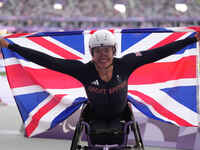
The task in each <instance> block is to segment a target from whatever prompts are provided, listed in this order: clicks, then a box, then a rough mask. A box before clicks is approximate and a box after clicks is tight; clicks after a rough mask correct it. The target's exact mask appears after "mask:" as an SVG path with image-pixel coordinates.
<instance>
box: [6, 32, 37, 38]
mask: <svg viewBox="0 0 200 150" xmlns="http://www.w3.org/2000/svg"><path fill="white" fill-rule="evenodd" d="M31 34H33V33H16V34H11V35H8V36H5V37H4V38H18V37H22V36H27V35H31Z"/></svg>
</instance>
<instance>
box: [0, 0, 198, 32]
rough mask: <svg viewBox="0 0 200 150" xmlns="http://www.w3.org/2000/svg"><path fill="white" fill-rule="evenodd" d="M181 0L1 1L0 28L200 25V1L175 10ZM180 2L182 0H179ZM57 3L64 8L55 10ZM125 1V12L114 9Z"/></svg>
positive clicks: (53, 28)
mask: <svg viewBox="0 0 200 150" xmlns="http://www.w3.org/2000/svg"><path fill="white" fill-rule="evenodd" d="M177 1H178V0H0V2H2V5H1V7H0V28H5V27H6V28H7V29H8V30H11V31H13V32H16V31H18V32H19V31H23V32H33V31H44V30H45V31H49V30H53V31H55V30H76V29H91V28H104V27H120V28H135V27H155V26H156V27H169V26H191V25H199V24H200V18H199V14H200V0H182V1H184V2H185V3H186V4H187V6H188V10H187V11H186V12H179V11H177V10H176V9H175V7H174V6H175V3H176V2H177ZM179 1H180V0H179ZM55 3H60V4H62V6H63V7H62V9H59V10H58V9H57V10H56V9H55V8H54V7H53V6H54V4H55ZM116 3H123V4H124V5H125V6H126V12H125V13H121V12H119V11H117V10H115V9H114V7H113V6H114V4H116Z"/></svg>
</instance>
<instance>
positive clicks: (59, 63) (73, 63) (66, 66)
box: [0, 38, 83, 75]
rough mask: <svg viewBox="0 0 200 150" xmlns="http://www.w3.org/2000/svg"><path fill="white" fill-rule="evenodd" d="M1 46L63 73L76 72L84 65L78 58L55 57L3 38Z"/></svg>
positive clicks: (70, 73)
mask: <svg viewBox="0 0 200 150" xmlns="http://www.w3.org/2000/svg"><path fill="white" fill-rule="evenodd" d="M0 47H2V48H8V49H10V50H12V51H15V52H17V53H18V54H20V55H21V56H23V57H24V58H26V59H27V60H29V61H32V62H34V63H36V64H38V65H41V66H44V67H46V68H49V69H52V70H55V71H59V72H62V73H67V74H69V75H73V74H75V71H76V70H79V68H80V67H81V66H82V65H83V63H81V62H80V61H77V60H66V59H60V58H55V57H52V56H49V55H47V54H44V53H41V52H38V51H36V50H33V49H30V48H26V47H22V46H19V45H17V44H9V43H8V42H7V41H6V40H5V39H3V38H1V39H0Z"/></svg>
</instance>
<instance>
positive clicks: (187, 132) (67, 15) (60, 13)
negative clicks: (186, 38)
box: [0, 0, 200, 150]
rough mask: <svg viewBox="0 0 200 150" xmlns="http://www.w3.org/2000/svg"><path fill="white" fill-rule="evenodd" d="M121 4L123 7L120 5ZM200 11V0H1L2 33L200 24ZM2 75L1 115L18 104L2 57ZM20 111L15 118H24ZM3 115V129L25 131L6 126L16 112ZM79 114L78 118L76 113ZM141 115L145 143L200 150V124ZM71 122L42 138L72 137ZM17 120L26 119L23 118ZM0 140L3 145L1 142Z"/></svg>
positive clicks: (0, 67) (0, 21) (0, 23)
mask: <svg viewBox="0 0 200 150" xmlns="http://www.w3.org/2000/svg"><path fill="white" fill-rule="evenodd" d="M116 4H120V5H116ZM177 4H180V5H177ZM116 6H119V7H118V8H121V9H117V8H116ZM180 6H181V7H180ZM199 14H200V0H159V1H158V0H0V34H2V35H4V34H12V33H24V32H26V33H27V32H43V31H47V32H48V31H66V30H67V31H68V30H85V29H95V28H110V27H112V28H113V27H114V28H150V27H180V26H196V25H200V17H199ZM0 77H1V78H0V79H1V80H0V82H1V90H0V91H1V92H0V109H1V110H0V113H2V110H3V109H5V108H6V107H4V106H7V107H8V109H7V110H9V109H10V110H11V109H13V108H11V107H13V106H14V107H15V103H14V100H13V99H12V96H11V93H10V91H9V88H8V85H7V81H6V76H5V70H4V68H3V62H2V60H1V63H0ZM14 109H15V108H14ZM12 111H13V110H12ZM18 115H19V114H15V115H14V116H17V117H18ZM0 116H1V117H0V120H1V121H0V122H1V123H2V122H4V123H2V124H1V126H0V131H5V130H6V131H8V130H12V129H14V130H17V131H18V130H19V125H17V127H13V126H11V125H10V126H8V125H7V124H6V121H7V120H8V119H9V117H11V118H12V117H13V116H9V115H8V116H7V117H6V115H0ZM2 116H3V117H4V118H2ZM74 116H75V118H76V114H75V115H74ZM137 117H138V118H137V119H138V120H139V122H140V126H141V130H142V134H143V135H144V136H145V141H146V143H147V144H148V145H150V146H155V145H157V146H163V147H170V148H181V149H195V150H197V149H198V148H199V147H200V145H199V142H198V141H199V138H200V137H199V133H200V131H199V129H198V128H178V127H175V126H171V125H166V124H163V123H160V122H157V121H154V120H151V119H148V118H145V117H144V116H141V114H138V115H137ZM69 121H71V122H70V123H67V122H64V123H62V124H60V126H58V127H57V128H55V129H54V130H51V131H49V132H47V133H44V134H42V135H40V136H39V137H42V138H61V139H62V138H66V137H70V136H71V134H72V132H68V131H69V129H71V126H74V124H75V122H76V120H74V119H73V118H71V119H69ZM17 123H18V124H20V123H21V122H20V121H17ZM148 129H151V130H153V132H154V133H156V134H157V136H155V137H154V139H153V138H152V137H151V133H150V132H147V131H145V130H148ZM22 131H23V129H22ZM144 132H145V133H144ZM0 133H2V132H0ZM169 133H170V134H169ZM0 143H1V144H2V142H1V141H0Z"/></svg>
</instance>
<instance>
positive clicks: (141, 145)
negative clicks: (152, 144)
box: [136, 122, 144, 150]
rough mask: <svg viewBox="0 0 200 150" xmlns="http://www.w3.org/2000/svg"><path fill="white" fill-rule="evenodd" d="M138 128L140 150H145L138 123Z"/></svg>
mask: <svg viewBox="0 0 200 150" xmlns="http://www.w3.org/2000/svg"><path fill="white" fill-rule="evenodd" d="M136 128H137V132H138V137H139V148H140V149H141V150H144V144H143V141H142V137H141V133H140V128H139V125H138V123H137V122H136Z"/></svg>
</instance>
